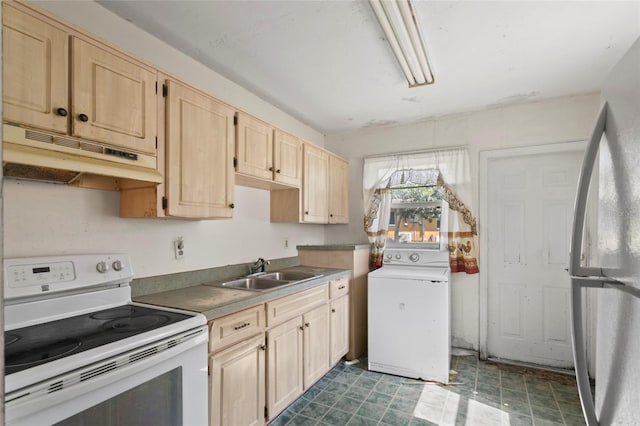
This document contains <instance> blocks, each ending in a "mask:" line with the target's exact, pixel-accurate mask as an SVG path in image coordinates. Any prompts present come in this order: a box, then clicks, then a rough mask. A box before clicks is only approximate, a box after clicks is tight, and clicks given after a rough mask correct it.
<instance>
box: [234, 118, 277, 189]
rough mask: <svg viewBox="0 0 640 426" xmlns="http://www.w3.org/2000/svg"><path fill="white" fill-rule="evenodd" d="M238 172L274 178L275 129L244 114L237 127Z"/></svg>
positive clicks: (263, 177)
mask: <svg viewBox="0 0 640 426" xmlns="http://www.w3.org/2000/svg"><path fill="white" fill-rule="evenodd" d="M236 161H237V165H236V172H238V173H242V174H245V175H249V176H254V177H258V178H262V179H271V178H272V176H273V127H271V126H270V125H268V124H267V123H264V122H262V121H260V120H258V119H257V118H253V117H251V116H250V115H247V114H244V113H242V112H239V113H238V122H237V126H236Z"/></svg>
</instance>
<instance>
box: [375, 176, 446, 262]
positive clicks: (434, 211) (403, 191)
mask: <svg viewBox="0 0 640 426" xmlns="http://www.w3.org/2000/svg"><path fill="white" fill-rule="evenodd" d="M390 191H391V210H390V214H389V228H388V231H387V244H388V246H389V247H408V246H410V247H414V248H427V249H436V250H437V249H439V248H440V241H441V237H440V233H441V232H444V230H443V229H441V228H442V226H441V225H442V221H441V216H442V208H443V202H442V198H441V196H440V194H439V193H438V191H437V190H436V188H435V187H433V186H415V185H411V186H408V185H407V186H402V187H395V188H393V189H391V190H390Z"/></svg>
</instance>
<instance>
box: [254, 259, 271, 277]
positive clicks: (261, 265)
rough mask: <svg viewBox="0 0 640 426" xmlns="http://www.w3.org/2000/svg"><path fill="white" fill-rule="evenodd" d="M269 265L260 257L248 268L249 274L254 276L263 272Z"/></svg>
mask: <svg viewBox="0 0 640 426" xmlns="http://www.w3.org/2000/svg"><path fill="white" fill-rule="evenodd" d="M269 264H271V262H269V261H268V260H264V259H263V258H261V257H260V258H258V260H257V261H256V262H254V263H253V264H252V265H251V266H249V273H250V274H255V273H256V272H265V268H266V266H267V265H269Z"/></svg>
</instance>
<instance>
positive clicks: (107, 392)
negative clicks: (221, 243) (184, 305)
mask: <svg viewBox="0 0 640 426" xmlns="http://www.w3.org/2000/svg"><path fill="white" fill-rule="evenodd" d="M132 277H133V270H132V267H131V262H130V260H129V257H128V256H127V255H124V254H98V255H77V256H56V257H39V258H21V259H5V261H4V283H5V284H4V292H5V293H4V297H5V300H4V304H5V411H6V417H5V420H6V424H7V425H36V424H38V425H49V424H56V425H75V424H91V425H116V424H118V425H120V424H153V425H167V426H169V425H171V426H174V425H206V424H207V422H208V408H207V381H208V379H207V374H208V373H207V341H208V336H207V328H206V319H205V317H204V316H203V315H201V314H197V313H193V312H186V311H180V310H176V309H169V308H159V307H155V306H150V305H143V304H138V303H133V302H131V288H130V285H129V283H130V281H131V279H132Z"/></svg>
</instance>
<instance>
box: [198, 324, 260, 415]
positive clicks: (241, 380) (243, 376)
mask: <svg viewBox="0 0 640 426" xmlns="http://www.w3.org/2000/svg"><path fill="white" fill-rule="evenodd" d="M263 349H264V334H261V335H259V336H256V337H254V338H252V339H249V340H246V341H245V342H243V343H238V344H237V345H235V346H232V347H230V348H229V349H226V350H224V351H222V352H220V353H218V354H215V355H212V356H210V357H209V383H210V390H209V398H210V402H209V425H210V426H248V425H252V426H255V425H263V424H264V422H265V419H264V407H265V394H264V392H265V387H264V386H265V384H264V378H265V370H264V367H265V360H264V358H265V352H264V350H263Z"/></svg>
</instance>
